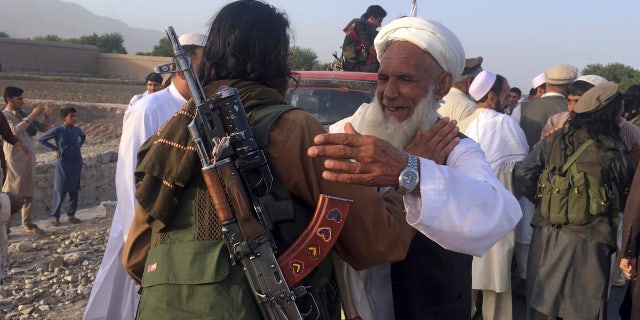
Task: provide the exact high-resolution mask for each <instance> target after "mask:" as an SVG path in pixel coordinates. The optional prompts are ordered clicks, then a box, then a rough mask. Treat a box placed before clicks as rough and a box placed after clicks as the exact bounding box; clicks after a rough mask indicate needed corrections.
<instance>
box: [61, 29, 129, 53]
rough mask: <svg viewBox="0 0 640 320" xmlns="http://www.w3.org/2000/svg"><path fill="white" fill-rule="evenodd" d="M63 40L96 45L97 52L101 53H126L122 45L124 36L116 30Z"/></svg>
mask: <svg viewBox="0 0 640 320" xmlns="http://www.w3.org/2000/svg"><path fill="white" fill-rule="evenodd" d="M64 42H69V43H76V44H88V45H94V46H96V47H98V52H101V53H121V54H126V53H127V50H126V49H125V48H124V45H123V43H124V38H123V37H122V34H120V33H117V32H112V33H105V34H103V35H98V34H97V33H93V34H91V35H86V36H81V37H80V38H70V39H66V40H64Z"/></svg>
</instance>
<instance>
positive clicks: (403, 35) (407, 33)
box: [374, 17, 465, 81]
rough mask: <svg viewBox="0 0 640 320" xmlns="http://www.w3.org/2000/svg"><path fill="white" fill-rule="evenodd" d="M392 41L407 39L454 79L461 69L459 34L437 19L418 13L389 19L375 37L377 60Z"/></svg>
mask: <svg viewBox="0 0 640 320" xmlns="http://www.w3.org/2000/svg"><path fill="white" fill-rule="evenodd" d="M394 41H408V42H410V43H412V44H414V45H415V46H417V47H418V48H420V49H422V50H424V51H426V52H428V53H430V54H431V56H433V58H434V59H435V60H436V61H437V62H438V64H439V65H440V67H442V69H443V70H444V71H448V72H450V73H451V75H452V76H453V81H455V80H456V79H457V78H458V77H459V76H460V75H461V74H462V70H464V64H465V59H464V58H465V57H464V49H463V48H462V44H461V43H460V40H458V37H456V35H455V34H453V32H451V30H449V29H447V27H445V26H443V25H442V24H440V23H439V22H436V21H430V20H425V19H422V18H417V17H404V18H400V19H396V20H393V21H391V23H389V24H388V25H386V26H384V27H383V28H382V29H380V32H379V33H378V36H376V39H375V40H374V45H375V47H376V52H377V54H378V61H382V56H383V55H384V52H385V51H386V50H387V48H388V47H389V45H390V44H391V43H392V42H394Z"/></svg>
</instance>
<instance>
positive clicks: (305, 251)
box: [159, 26, 351, 320]
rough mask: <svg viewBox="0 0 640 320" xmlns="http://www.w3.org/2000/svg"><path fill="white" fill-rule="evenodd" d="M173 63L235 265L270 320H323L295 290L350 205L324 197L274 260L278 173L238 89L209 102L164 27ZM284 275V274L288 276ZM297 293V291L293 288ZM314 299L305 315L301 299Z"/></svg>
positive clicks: (224, 91) (300, 289) (326, 248)
mask: <svg viewBox="0 0 640 320" xmlns="http://www.w3.org/2000/svg"><path fill="white" fill-rule="evenodd" d="M165 31H166V33H167V36H168V37H169V40H170V41H171V44H172V46H173V50H174V62H173V63H172V64H170V65H165V66H161V67H159V68H160V69H161V70H159V71H163V70H165V71H166V70H174V71H182V72H184V74H185V78H186V80H187V83H188V85H189V89H190V91H191V95H192V98H193V101H194V103H195V105H196V116H195V118H194V119H193V121H192V122H191V123H190V124H189V126H188V128H189V132H190V133H191V136H192V138H193V141H194V143H195V144H196V147H197V151H198V156H199V157H200V162H201V164H202V175H203V177H204V181H205V183H206V185H207V189H208V192H209V195H210V196H211V199H212V202H213V205H214V208H215V211H216V215H217V217H218V220H219V221H220V222H221V223H222V233H223V239H224V242H225V244H226V247H227V248H228V250H229V254H230V258H231V259H232V261H233V263H234V264H235V263H236V262H240V263H241V264H242V268H243V271H244V274H245V277H246V279H247V281H248V283H249V286H250V288H251V290H252V292H253V295H254V297H255V298H256V301H257V302H258V305H259V306H260V310H261V312H262V315H263V317H264V318H266V319H278V320H280V319H317V318H318V316H319V311H318V307H317V305H316V303H315V301H314V299H313V297H312V296H311V294H310V293H308V292H307V288H305V287H304V286H299V287H295V286H296V285H297V284H298V283H299V282H300V281H301V280H302V279H303V278H304V277H305V276H306V275H308V274H309V273H310V272H311V271H312V270H313V268H315V267H316V266H317V265H318V264H319V263H320V262H321V261H322V259H323V258H324V257H325V256H326V255H327V254H328V252H329V251H330V249H331V247H332V246H333V244H334V243H335V241H336V239H337V237H338V234H339V233H340V231H341V230H342V226H343V225H344V223H343V222H344V219H345V218H346V215H347V213H348V210H349V206H350V203H351V202H350V201H349V200H345V199H339V198H334V197H328V196H326V195H321V197H320V200H319V202H318V207H317V208H316V212H315V214H314V218H313V219H312V221H311V223H310V224H309V225H308V226H307V228H306V229H305V230H304V231H303V232H302V234H301V236H300V237H299V238H298V239H297V240H296V241H294V243H293V244H292V245H291V246H290V247H289V249H288V250H286V251H285V252H283V253H282V254H281V255H280V257H279V258H278V259H276V253H277V248H276V245H275V241H274V239H273V236H272V234H271V231H272V229H273V226H272V224H271V219H270V218H269V217H270V215H269V212H268V211H269V210H270V209H269V208H274V207H277V206H272V205H271V204H272V203H274V202H277V200H275V198H274V197H273V194H272V190H271V189H272V184H273V181H274V179H273V175H272V173H271V169H270V167H269V164H268V161H267V157H266V155H265V152H264V151H263V150H262V149H261V148H259V146H258V144H257V142H256V140H255V139H254V135H253V130H252V128H251V126H250V125H249V122H248V119H247V115H246V113H245V111H244V107H243V105H242V102H241V101H240V98H239V96H238V91H237V90H236V89H234V88H231V87H221V88H220V89H219V92H218V93H216V94H215V95H214V96H212V97H211V99H209V100H207V99H206V95H205V93H204V90H203V89H202V85H201V84H200V82H199V81H198V78H197V77H196V75H195V71H194V70H193V68H192V66H191V61H190V59H189V58H188V57H186V56H185V55H184V51H183V50H182V47H181V46H180V44H179V43H178V39H177V37H176V33H175V31H174V30H173V27H171V26H169V27H167V28H165ZM283 270H284V272H283ZM290 288H293V289H290ZM307 295H308V297H310V299H308V298H307V299H305V301H310V303H309V305H306V306H302V307H305V309H306V310H304V312H301V311H300V310H299V306H297V305H296V299H298V298H300V297H303V296H304V297H305V298H306V296H307Z"/></svg>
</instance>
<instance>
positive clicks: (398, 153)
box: [308, 17, 521, 319]
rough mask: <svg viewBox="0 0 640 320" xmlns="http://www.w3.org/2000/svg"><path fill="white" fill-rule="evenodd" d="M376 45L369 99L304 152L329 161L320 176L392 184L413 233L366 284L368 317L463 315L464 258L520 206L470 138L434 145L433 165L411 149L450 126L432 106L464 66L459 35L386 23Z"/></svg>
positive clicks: (507, 226) (467, 261)
mask: <svg viewBox="0 0 640 320" xmlns="http://www.w3.org/2000/svg"><path fill="white" fill-rule="evenodd" d="M375 46H376V52H377V54H378V59H379V60H380V62H381V63H380V69H379V71H378V79H379V80H378V88H377V91H376V98H375V100H374V101H373V102H372V103H371V104H365V105H363V106H361V107H360V108H359V109H358V110H357V111H356V113H355V114H354V115H353V116H352V117H351V118H349V119H346V120H344V121H342V122H340V124H338V126H340V125H342V126H343V129H344V131H345V133H332V134H321V135H318V136H316V137H315V140H314V142H315V143H316V144H317V145H316V146H313V147H311V148H309V150H308V155H309V156H311V157H326V158H328V159H327V160H325V162H324V164H325V167H326V169H327V170H326V171H324V172H323V177H324V178H325V179H327V180H330V181H337V182H343V183H353V184H360V185H368V186H377V187H393V188H396V190H398V192H401V193H402V194H404V204H405V207H406V209H407V216H406V220H407V223H409V224H410V225H412V226H413V227H415V228H416V229H417V230H419V231H420V233H416V235H415V236H414V238H413V241H412V243H411V245H410V248H409V251H408V253H407V255H406V257H405V260H403V261H401V262H396V263H392V264H391V265H390V266H388V265H386V268H387V269H386V275H384V274H383V273H384V272H385V270H378V271H380V272H379V273H378V276H377V277H372V278H371V279H370V280H371V283H369V284H370V287H369V288H370V289H369V291H368V292H365V293H364V294H366V295H367V297H366V298H365V299H366V300H367V301H366V302H367V303H368V305H369V306H373V308H374V311H373V314H374V315H375V318H376V319H393V318H396V319H468V318H469V314H470V312H471V255H476V256H482V255H483V254H484V253H485V252H486V251H487V250H488V249H489V248H490V247H491V246H493V245H494V244H495V242H496V241H498V240H499V239H500V238H502V237H503V236H504V235H505V234H506V233H507V232H509V231H510V230H511V229H512V228H513V227H514V226H515V225H516V223H517V221H518V220H519V219H520V217H521V214H520V211H519V210H520V209H519V207H518V202H517V201H516V200H515V198H514V197H513V196H512V195H511V194H510V193H509V192H508V191H507V190H506V189H504V187H502V185H501V184H500V181H498V180H497V178H496V177H495V174H493V172H492V171H491V167H490V166H489V164H488V163H487V162H486V160H485V158H484V155H483V153H482V150H481V149H480V146H479V145H478V144H476V143H475V142H473V141H472V140H471V139H466V138H463V139H460V140H459V143H458V144H457V145H455V147H453V148H450V147H444V148H443V146H436V148H434V149H436V150H440V148H443V150H444V151H443V152H444V153H438V154H437V155H436V157H434V159H435V160H434V161H432V160H428V159H427V158H431V156H429V155H426V154H423V153H421V152H419V151H416V150H417V148H418V147H419V146H420V145H421V144H424V142H423V140H424V138H425V135H424V132H427V131H428V130H429V128H431V127H432V126H435V127H439V126H441V125H442V124H441V123H442V122H444V121H448V119H443V120H440V121H438V114H437V112H436V108H437V107H438V101H439V100H440V99H441V98H442V97H443V96H444V95H446V94H447V93H448V92H449V89H450V87H451V83H452V82H453V81H455V79H456V78H457V77H458V76H459V75H460V74H461V73H462V70H463V68H464V50H463V49H462V45H461V44H460V42H459V40H458V39H457V37H456V36H455V35H454V34H453V33H452V32H451V31H450V30H449V29H447V28H446V27H444V26H443V25H441V24H439V23H437V22H433V21H427V20H424V19H421V18H414V17H406V18H401V19H397V20H395V21H392V22H391V23H389V24H388V25H387V26H385V27H383V28H382V30H381V31H380V33H379V34H378V36H377V37H376V39H375ZM436 122H437V123H436ZM345 123H346V124H345ZM434 123H435V124H434ZM354 128H355V129H354ZM338 129H339V127H338ZM356 130H358V131H359V132H361V133H362V134H358V133H357V132H356ZM427 135H429V132H427ZM447 135H448V132H447V131H445V130H441V131H439V132H437V133H436V136H438V137H442V136H447ZM456 141H457V140H456ZM448 143H449V141H448V140H446V139H445V140H444V142H443V145H445V146H451V145H449V144H448ZM402 149H405V150H406V152H405V151H403V150H402ZM449 151H451V152H450V153H449ZM411 152H415V153H416V154H417V155H418V156H419V157H417V156H416V155H414V154H411ZM343 160H344V161H343ZM443 164H446V165H443ZM390 192H393V191H392V190H390ZM380 223H384V221H381V222H380ZM384 267H385V266H380V267H376V268H379V269H383V268H384ZM342 293H344V292H342ZM361 294H362V293H361ZM391 299H393V300H391ZM357 308H358V306H356V309H357ZM348 316H351V317H355V316H359V315H357V314H356V315H348Z"/></svg>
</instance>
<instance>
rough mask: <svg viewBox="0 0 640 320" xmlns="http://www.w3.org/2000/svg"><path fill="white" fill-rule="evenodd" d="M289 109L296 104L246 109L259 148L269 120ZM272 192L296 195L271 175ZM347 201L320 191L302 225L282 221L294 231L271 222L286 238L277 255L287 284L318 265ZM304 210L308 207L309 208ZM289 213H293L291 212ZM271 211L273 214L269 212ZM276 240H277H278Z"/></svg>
mask: <svg viewBox="0 0 640 320" xmlns="http://www.w3.org/2000/svg"><path fill="white" fill-rule="evenodd" d="M293 109H299V108H296V107H294V106H291V105H269V106H260V107H257V108H253V109H251V110H247V111H248V112H247V117H248V118H249V123H250V124H251V126H252V127H253V130H254V133H255V138H256V140H257V141H258V144H259V145H260V146H261V147H262V148H263V150H267V147H268V145H269V141H268V140H269V132H271V127H272V126H273V124H274V123H275V122H276V121H277V119H278V118H279V117H280V116H281V115H282V114H284V113H285V112H287V111H289V110H293ZM273 194H274V195H275V196H276V198H278V199H288V200H289V201H292V202H296V199H294V198H293V197H292V196H291V193H290V192H289V190H287V189H286V188H285V187H284V184H282V183H281V182H279V179H278V177H277V176H274V185H273ZM350 205H351V201H350V200H345V199H339V198H335V197H329V196H327V195H324V194H323V195H320V198H319V199H318V205H317V207H316V208H315V211H314V213H313V217H312V218H311V221H306V220H305V221H300V222H301V223H302V222H304V223H305V224H304V225H301V223H296V222H292V223H286V225H287V227H286V229H287V231H288V230H293V232H295V235H292V234H288V235H281V234H279V233H283V232H285V230H284V229H285V228H278V226H277V225H276V226H275V229H274V237H275V238H276V240H277V239H282V238H287V241H285V242H286V245H287V246H286V248H287V249H286V250H285V251H284V252H283V253H282V254H281V255H280V256H279V257H278V264H279V265H280V269H281V270H282V273H283V274H284V276H285V278H286V280H287V284H288V285H289V287H294V286H295V285H297V284H299V283H300V281H302V280H303V279H304V278H305V277H306V276H307V275H309V273H311V272H312V271H313V270H314V269H315V268H316V267H318V265H320V263H321V262H322V261H323V259H324V258H325V257H326V255H327V254H328V253H329V252H330V251H331V248H333V246H334V245H335V242H336V241H337V239H338V236H339V235H340V233H341V231H342V227H343V226H344V222H343V221H344V220H345V219H346V217H347V215H348V212H349V207H350ZM292 207H293V208H298V209H300V208H301V206H296V205H293V206H291V207H289V208H292ZM307 210H309V211H310V210H311V208H308V209H307ZM291 213H292V214H293V213H294V212H291ZM271 214H272V215H273V213H271ZM290 219H301V217H300V216H298V215H297V212H295V214H294V215H292V216H291V217H290ZM273 220H275V221H273ZM272 222H273V223H275V224H277V223H278V222H279V221H278V219H277V218H276V219H272ZM278 231H279V232H278ZM287 233H291V232H287ZM289 240H290V241H289ZM276 242H277V243H278V242H279V241H276ZM278 244H282V243H278Z"/></svg>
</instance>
